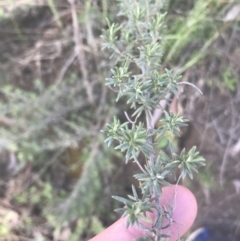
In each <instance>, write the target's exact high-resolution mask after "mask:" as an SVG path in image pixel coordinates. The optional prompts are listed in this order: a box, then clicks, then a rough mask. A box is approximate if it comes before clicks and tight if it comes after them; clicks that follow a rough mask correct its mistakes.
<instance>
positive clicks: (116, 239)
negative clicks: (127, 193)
mask: <svg viewBox="0 0 240 241" xmlns="http://www.w3.org/2000/svg"><path fill="white" fill-rule="evenodd" d="M160 202H161V204H162V205H165V206H169V207H172V208H173V217H172V220H173V223H172V225H171V226H170V227H169V228H167V229H164V233H165V234H169V235H171V238H170V239H169V241H175V240H177V239H178V238H179V237H180V236H182V235H183V234H184V233H185V232H186V231H187V230H188V229H189V228H190V227H191V225H192V224H193V222H194V220H195V218H196V215H197V202H196V199H195V197H194V195H193V194H192V192H191V191H189V190H188V189H187V188H185V187H183V186H180V185H178V186H172V187H165V188H163V195H162V198H161V199H160ZM143 235H144V233H143V231H142V230H141V229H139V228H137V227H135V226H134V227H130V228H128V229H126V218H121V219H119V220H118V221H117V222H115V223H114V224H113V225H111V226H110V227H109V228H107V229H106V230H104V231H103V232H102V233H100V234H99V235H98V236H96V237H94V238H93V239H91V241H105V240H108V241H123V240H124V241H133V240H135V239H136V238H138V237H141V236H143Z"/></svg>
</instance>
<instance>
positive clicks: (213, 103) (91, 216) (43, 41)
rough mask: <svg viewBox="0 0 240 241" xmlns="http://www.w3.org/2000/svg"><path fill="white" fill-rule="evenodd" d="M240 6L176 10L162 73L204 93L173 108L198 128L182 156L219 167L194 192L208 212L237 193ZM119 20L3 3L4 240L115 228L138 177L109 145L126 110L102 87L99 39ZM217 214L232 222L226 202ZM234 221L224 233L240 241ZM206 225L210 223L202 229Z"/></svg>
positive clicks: (89, 1)
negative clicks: (170, 72)
mask: <svg viewBox="0 0 240 241" xmlns="http://www.w3.org/2000/svg"><path fill="white" fill-rule="evenodd" d="M239 4H240V3H239V2H238V1H234V0H233V1H223V0H208V1H206V0H196V1H192V0H179V1H177V0H176V1H175V0H171V1H169V7H168V14H167V26H166V28H165V31H164V36H165V37H164V38H165V44H164V47H163V48H164V49H163V52H164V56H163V60H164V63H163V65H164V66H163V67H167V68H168V67H169V68H172V69H176V70H178V71H180V72H181V73H182V75H183V78H184V81H189V82H192V83H194V84H196V85H197V86H198V87H199V88H201V89H202V90H203V92H204V95H203V97H200V96H196V95H194V94H193V93H192V92H190V91H189V90H188V88H186V89H185V91H184V93H183V94H182V95H181V96H180V97H179V100H178V101H176V100H173V101H172V103H176V105H174V104H171V108H175V109H176V108H177V110H178V111H182V113H183V114H184V115H186V117H188V118H189V119H190V120H192V121H193V122H194V123H197V124H199V125H195V126H191V125H190V128H189V129H188V130H186V131H183V135H182V137H181V138H180V140H179V145H184V146H185V147H186V148H187V147H188V143H187V142H188V140H191V146H192V145H193V144H195V143H193V142H196V141H197V140H200V141H202V142H200V143H201V144H200V145H201V148H202V153H203V154H205V157H206V159H209V160H211V165H210V167H209V168H207V169H206V170H205V171H204V172H201V175H200V178H199V181H198V182H197V183H196V184H195V186H194V187H193V189H195V191H196V190H197V191H196V193H195V194H196V196H197V197H202V198H200V199H199V206H200V208H202V209H201V210H202V212H207V211H206V210H208V209H207V208H209V207H211V205H213V204H214V205H215V207H216V205H218V204H216V203H214V201H215V200H217V199H219V198H220V199H222V200H224V199H223V198H222V197H223V196H224V195H223V194H222V193H220V194H219V193H218V190H220V191H221V190H224V187H226V186H227V187H230V188H228V189H227V190H232V189H234V188H233V187H232V186H231V185H232V183H233V182H234V185H235V186H234V187H236V185H237V183H238V175H237V174H238V173H239V164H238V162H237V161H236V159H237V157H238V156H239V150H240V148H239V144H238V143H239V133H240V126H239V124H238V122H239V121H237V120H239V113H240V110H239V107H238V106H240V105H239V98H240V97H239V80H240V67H239V63H240V48H239V46H240V18H239V16H240V10H239V9H240V5H239ZM116 12H117V3H116V1H114V0H111V1H107V0H99V1H95V0H84V1H82V0H81V1H79V0H76V1H71V0H69V1H65V0H8V1H3V0H1V1H0V53H1V54H0V85H1V90H0V110H1V111H0V148H1V159H0V178H1V183H0V186H1V191H0V195H1V202H0V236H1V238H0V240H10V241H13V240H37V241H40V240H44V241H45V240H46V241H48V240H62V241H65V240H72V241H74V240H76V241H77V240H88V239H89V238H90V237H91V236H93V235H95V234H96V233H98V232H100V231H101V230H102V229H103V228H104V227H105V226H107V225H109V224H110V223H111V222H112V221H114V220H115V219H116V218H117V216H116V215H115V214H114V213H113V211H112V210H113V209H114V205H116V204H115V202H113V201H112V200H111V195H112V194H116V193H117V194H119V192H122V193H123V195H125V194H126V192H127V191H128V188H130V187H128V186H127V184H126V183H127V181H126V180H125V179H127V178H128V176H129V177H130V176H132V173H128V172H129V169H128V170H126V169H125V168H124V166H122V167H119V166H118V167H116V165H115V164H116V163H118V165H119V163H121V161H122V163H123V164H124V161H123V158H122V157H121V156H116V154H115V153H114V152H113V151H109V150H107V149H105V147H104V145H103V140H104V138H103V136H102V134H101V133H100V130H101V129H102V128H103V126H104V125H105V123H106V122H109V120H110V119H111V118H112V116H113V115H114V114H118V113H119V112H118V110H120V109H121V108H122V105H123V104H122V103H120V104H118V106H116V103H115V98H114V96H113V95H112V94H111V91H109V90H108V89H107V88H106V86H105V84H104V83H105V78H106V77H109V76H110V74H111V73H110V69H111V68H112V66H113V65H114V63H113V62H112V61H111V60H109V59H108V57H106V56H108V54H105V53H104V52H102V51H101V43H102V40H101V38H100V35H101V33H102V30H103V29H105V28H107V24H106V21H105V18H106V16H107V17H108V18H109V19H112V20H113V19H114V20H115V21H121V19H119V18H118V17H117V16H116ZM174 101H175V102H174ZM193 103H194V104H193ZM198 111H199V112H200V111H201V112H204V111H205V112H204V113H205V114H202V115H198ZM222 115H223V116H222ZM119 118H125V117H124V116H119ZM209 133H211V138H212V139H211V138H210V137H209V136H208V134H209ZM211 140H212V142H210V141H211ZM237 144H238V145H237ZM163 146H164V145H163ZM212 150H214V152H213V151H212ZM215 163H218V165H215ZM215 166H217V168H214V167H215ZM132 172H134V170H133V171H132ZM203 180H204V181H203ZM219 183H220V184H221V185H220V184H219ZM186 184H187V182H186ZM190 188H191V187H190ZM236 190H237V189H236ZM224 194H226V193H224ZM228 194H229V193H227V194H226V195H228ZM221 195H222V196H221ZM231 195H233V194H231ZM234 197H235V196H233V198H234ZM219 205H220V206H219V208H222V209H223V206H224V205H225V206H224V210H229V212H227V211H226V213H227V214H226V215H225V214H224V215H225V217H226V216H227V215H228V213H230V214H231V215H232V213H231V211H230V209H228V206H226V205H227V201H226V202H225V203H221V204H219ZM221 205H223V206H221ZM229 205H230V206H231V207H233V208H234V207H235V206H234V205H235V204H234V203H231V204H229ZM216 213H217V212H216ZM214 215H215V213H214ZM214 215H213V216H214ZM216 215H217V214H216ZM216 215H215V216H214V218H215V220H218V221H217V222H219V223H220V224H222V223H221V222H222V219H221V215H220V216H216ZM231 215H230V216H227V218H225V219H224V221H226V220H229V222H232V225H229V227H230V231H231V232H230V231H229V233H231V234H233V233H234V232H235V233H236V235H235V236H234V235H233V236H231V237H232V240H234V238H236V239H235V240H238V237H239V236H237V232H238V231H237V228H236V227H238V226H237V225H238V224H239V217H238V219H237V218H236V217H235V216H231ZM216 217H217V218H216ZM206 220H207V221H206ZM224 221H223V223H224ZM219 223H218V224H219ZM205 224H206V225H208V224H209V225H210V226H211V225H212V222H211V219H209V218H208V219H207V216H206V215H201V212H200V216H199V219H198V220H197V222H196V226H199V225H205ZM220 224H219V225H220ZM235 224H236V225H235ZM234 225H235V226H234ZM225 226H227V225H225ZM231 228H232V229H231ZM226 232H227V231H226Z"/></svg>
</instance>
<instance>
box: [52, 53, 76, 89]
mask: <svg viewBox="0 0 240 241" xmlns="http://www.w3.org/2000/svg"><path fill="white" fill-rule="evenodd" d="M76 57H77V53H76V52H75V51H73V52H72V53H71V55H70V56H69V57H68V59H67V60H66V62H65V63H64V65H63V67H62V68H61V70H60V72H59V74H58V76H57V78H56V81H55V84H56V85H58V84H59V83H60V82H61V81H62V79H63V77H64V75H65V73H66V72H67V70H68V68H69V67H70V66H71V64H72V63H73V61H74V59H75V58H76Z"/></svg>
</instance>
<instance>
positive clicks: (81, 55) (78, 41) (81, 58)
mask: <svg viewBox="0 0 240 241" xmlns="http://www.w3.org/2000/svg"><path fill="white" fill-rule="evenodd" d="M68 2H69V3H70V5H71V14H72V25H73V37H74V43H75V51H76V55H77V58H78V63H79V69H80V70H81V73H82V80H83V84H84V87H85V89H86V91H87V96H88V100H89V102H90V103H91V104H92V105H93V104H94V97H93V93H92V88H91V87H90V83H89V81H88V80H87V78H88V71H87V68H86V66H85V59H86V56H85V52H84V50H83V47H82V45H83V43H82V40H83V37H82V33H81V31H80V30H79V25H78V17H77V11H76V7H75V1H74V0H68Z"/></svg>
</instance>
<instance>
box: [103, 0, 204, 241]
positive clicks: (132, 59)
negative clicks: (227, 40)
mask: <svg viewBox="0 0 240 241" xmlns="http://www.w3.org/2000/svg"><path fill="white" fill-rule="evenodd" d="M119 3H120V11H119V16H121V18H122V21H121V23H120V24H115V23H112V24H111V23H110V22H109V21H108V27H109V28H108V30H106V31H105V33H104V35H103V40H104V44H103V49H106V48H107V49H111V51H112V55H111V57H112V56H115V57H116V59H117V61H116V64H115V68H114V69H113V70H112V77H111V78H108V79H106V85H108V86H109V87H111V88H113V89H114V90H115V91H117V92H118V96H117V99H116V100H117V101H118V100H119V99H120V98H126V100H127V104H129V105H130V108H132V109H133V110H134V111H133V114H132V116H131V118H134V120H131V118H130V117H129V116H128V114H127V113H125V114H126V117H127V122H125V123H122V124H121V123H120V121H119V120H118V119H117V118H116V117H115V118H114V122H113V123H112V124H107V125H106V128H105V130H104V133H105V134H106V135H107V139H106V142H107V143H108V145H111V144H112V143H118V145H117V146H116V147H115V149H119V150H120V151H122V152H124V153H125V159H126V163H127V162H128V161H130V160H132V161H133V162H135V163H137V164H138V166H139V168H140V170H141V173H139V174H136V175H134V177H135V178H136V179H137V180H138V181H139V187H140V190H141V195H140V196H139V195H138V194H137V190H136V188H135V187H134V186H132V192H133V195H129V196H128V199H126V198H122V197H117V196H114V198H115V199H116V200H118V201H120V202H122V203H123V204H124V207H123V208H120V209H117V210H116V211H120V212H122V213H123V216H127V217H128V219H127V224H126V225H127V227H129V226H131V225H138V226H139V227H141V228H142V229H144V230H147V231H148V233H149V235H148V236H147V237H143V239H144V240H156V241H157V240H160V239H161V240H162V239H164V238H167V237H166V236H165V235H163V234H162V229H163V228H166V227H168V226H170V225H171V223H172V220H171V211H172V210H171V208H167V209H166V208H165V207H163V206H162V205H161V204H159V201H158V200H159V198H160V197H161V194H162V187H163V186H165V185H170V183H169V182H168V181H167V177H168V176H169V175H173V176H175V175H174V168H175V167H178V168H180V170H181V174H180V177H178V180H179V178H181V177H183V178H184V177H185V176H187V175H188V176H190V177H191V178H192V173H193V172H197V168H198V167H199V166H201V165H204V159H203V158H202V157H201V156H199V153H198V152H197V151H196V147H193V148H192V149H191V150H190V151H189V152H188V153H186V152H185V150H183V151H182V152H181V154H180V155H178V154H177V153H176V150H175V148H174V145H173V144H172V141H171V139H169V138H168V136H169V134H170V135H172V136H174V135H179V132H180V127H182V126H184V125H186V121H187V120H186V119H184V118H183V117H181V116H179V115H178V114H173V113H167V112H166V111H165V117H163V118H162V120H161V126H160V127H158V128H155V127H154V126H152V124H151V123H152V112H153V110H154V109H158V108H160V109H162V106H161V105H160V101H161V100H164V99H165V96H166V95H167V94H168V93H173V94H174V95H177V93H178V91H179V90H180V85H179V84H178V81H179V79H180V78H181V76H179V75H178V74H177V73H174V72H173V71H172V70H168V69H165V70H163V69H162V67H161V59H162V56H163V53H162V44H163V41H164V40H163V39H164V36H163V35H162V33H163V29H164V28H165V20H164V19H165V15H166V13H165V7H166V2H165V1H157V0H156V1H150V0H139V1H129V0H121V1H119ZM142 116H145V121H144V122H142V121H140V119H141V118H142ZM161 137H166V138H168V140H169V141H168V147H169V148H168V149H169V152H170V155H169V154H167V153H165V152H164V151H163V150H158V149H157V148H156V146H157V144H158V140H159V138H161ZM140 154H142V155H143V156H144V159H145V165H143V166H142V164H141V161H140V160H139V158H140ZM148 212H154V213H155V219H154V220H153V221H151V220H150V219H149V218H148V215H147V213H148ZM164 218H165V219H166V220H168V224H167V225H166V227H163V223H162V220H163V219H164ZM143 221H145V223H146V221H147V222H150V225H148V226H147V225H145V224H143Z"/></svg>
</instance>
